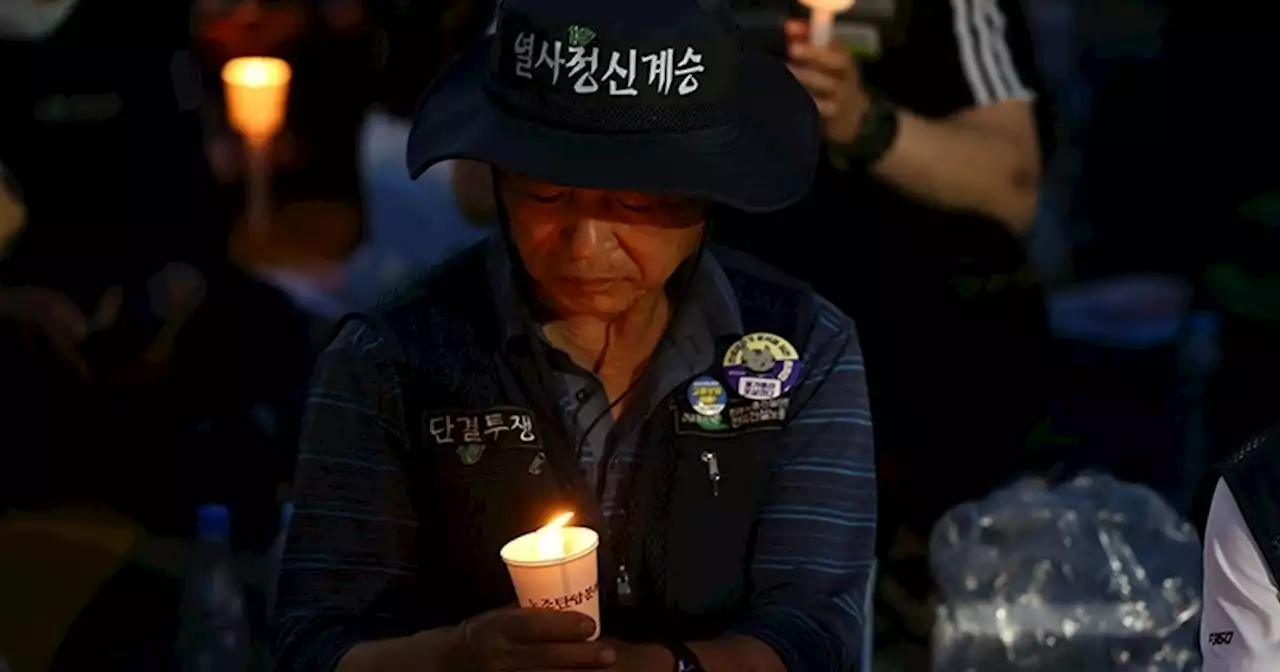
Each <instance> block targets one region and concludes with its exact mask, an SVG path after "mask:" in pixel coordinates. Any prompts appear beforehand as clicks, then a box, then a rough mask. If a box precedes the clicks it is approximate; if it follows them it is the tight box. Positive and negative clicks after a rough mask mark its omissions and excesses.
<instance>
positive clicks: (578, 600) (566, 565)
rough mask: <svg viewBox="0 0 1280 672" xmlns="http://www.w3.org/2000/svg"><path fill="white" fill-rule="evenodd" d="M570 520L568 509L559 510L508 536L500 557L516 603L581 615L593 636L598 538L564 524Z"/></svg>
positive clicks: (596, 617)
mask: <svg viewBox="0 0 1280 672" xmlns="http://www.w3.org/2000/svg"><path fill="white" fill-rule="evenodd" d="M571 520H573V513H572V512H570V513H562V514H560V515H558V516H556V517H555V518H552V519H551V522H549V523H547V524H546V525H543V526H542V527H540V528H538V529H537V530H534V531H533V532H530V533H528V534H525V535H521V536H519V537H516V538H515V539H512V540H511V541H510V542H508V543H507V545H506V546H503V547H502V551H501V555H502V560H503V562H505V563H506V565H507V571H508V572H509V573H510V575H511V583H512V585H513V587H514V588H515V589H516V597H517V598H518V599H519V600H520V605H521V606H524V607H528V608H533V609H552V610H556V611H577V612H580V613H582V614H585V615H587V616H589V617H591V619H592V620H594V621H595V623H596V632H595V634H593V635H592V637H591V638H592V639H595V638H596V637H597V636H599V634H600V590H599V588H600V586H599V583H598V582H597V578H598V576H597V575H598V571H597V567H596V562H597V560H596V549H597V548H599V546H600V536H599V535H597V534H596V533H595V531H594V530H591V529H589V528H585V527H567V525H568V524H569V521H571Z"/></svg>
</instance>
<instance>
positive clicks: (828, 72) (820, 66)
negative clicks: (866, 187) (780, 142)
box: [785, 20, 871, 146]
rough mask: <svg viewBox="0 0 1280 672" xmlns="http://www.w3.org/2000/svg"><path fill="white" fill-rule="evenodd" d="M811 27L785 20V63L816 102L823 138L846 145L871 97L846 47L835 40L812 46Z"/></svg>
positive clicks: (859, 125)
mask: <svg viewBox="0 0 1280 672" xmlns="http://www.w3.org/2000/svg"><path fill="white" fill-rule="evenodd" d="M813 29H814V26H812V25H810V24H808V23H805V22H804V21H801V20H791V21H788V22H787V23H786V26H785V31H786V35H787V57H788V65H789V67H790V68H791V73H792V74H793V75H795V77H796V80H797V81H799V82H800V84H801V85H802V86H804V88H805V90H806V91H808V92H809V95H810V96H811V97H812V98H813V102H814V104H815V105H817V107H818V114H819V115H820V116H821V117H822V131H823V135H824V136H825V137H826V139H827V141H828V142H830V143H831V144H833V145H836V146H844V145H848V144H849V143H852V142H853V140H854V138H856V137H858V131H859V129H860V128H861V126H862V118H863V116H865V114H866V111H867V108H868V106H869V105H870V103H871V101H870V98H868V97H867V92H866V89H864V88H863V86H862V74H861V73H860V72H858V66H857V64H856V63H854V60H853V55H852V54H851V53H850V52H849V50H848V49H847V48H846V47H845V46H844V45H842V44H839V43H830V42H829V43H828V44H826V45H825V46H821V47H819V46H814V45H813V40H812V39H810V38H811V36H812V32H811V31H812V30H813Z"/></svg>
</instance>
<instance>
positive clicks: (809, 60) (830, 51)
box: [787, 42, 853, 79]
mask: <svg viewBox="0 0 1280 672" xmlns="http://www.w3.org/2000/svg"><path fill="white" fill-rule="evenodd" d="M787 56H788V57H789V58H790V59H791V62H792V63H794V64H797V65H803V66H806V67H809V68H813V69H814V70H819V71H821V72H824V73H826V74H828V75H831V76H833V77H839V78H841V79H844V78H845V77H848V76H849V75H850V74H851V73H852V72H853V56H852V55H851V54H849V52H848V51H847V50H845V49H844V47H843V46H841V45H839V44H836V45H833V46H830V47H815V46H812V45H810V44H808V43H806V42H792V43H791V44H790V46H788V47H787Z"/></svg>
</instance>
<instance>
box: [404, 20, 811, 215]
mask: <svg viewBox="0 0 1280 672" xmlns="http://www.w3.org/2000/svg"><path fill="white" fill-rule="evenodd" d="M493 39H494V38H493V37H492V36H490V37H487V38H485V40H483V41H482V42H481V43H480V44H478V45H476V46H474V47H472V48H471V49H469V50H467V51H466V52H465V53H464V54H462V55H461V56H460V57H459V58H458V60H457V61H455V62H454V63H453V64H452V65H451V66H450V67H449V68H448V69H447V70H446V71H445V72H444V73H443V74H442V75H441V76H440V78H439V79H438V80H436V81H435V82H434V83H433V84H432V85H431V88H430V89H428V90H427V92H426V93H425V94H424V95H423V98H422V100H421V101H420V102H419V104H418V111H417V113H416V114H415V118H414V122H413V131H412V132H411V134H410V136H409V146H408V154H407V157H406V158H407V161H408V167H409V172H410V174H411V175H412V177H413V178H414V179H417V177H418V176H419V175H421V174H422V173H423V172H424V171H426V169H427V168H429V167H431V166H432V165H434V164H436V163H439V162H440V161H445V160H448V159H471V160H474V161H480V162H483V163H487V164H490V165H493V166H496V167H498V168H499V169H501V170H506V171H511V172H514V173H519V174H521V175H527V176H529V177H532V178H535V179H539V180H545V181H547V182H553V183H556V184H563V185H568V186H575V187H583V188H589V189H626V190H631V191H639V192H644V193H655V194H670V195H679V196H689V197H694V198H699V199H703V200H709V201H713V202H717V203H721V204H724V205H728V206H730V207H733V208H737V209H739V210H743V211H746V212H769V211H774V210H780V209H782V208H785V207H786V206H788V205H791V204H792V203H794V202H796V201H798V200H799V199H800V198H801V197H803V196H804V194H805V193H806V192H807V191H808V189H809V185H810V184H811V182H812V181H813V176H814V173H815V171H816V169H817V164H818V157H819V151H820V147H821V138H820V134H819V127H818V115H817V110H816V109H815V107H814V105H813V101H812V99H810V98H809V95H808V93H807V92H805V90H804V89H803V88H802V87H801V86H800V84H799V82H797V81H796V80H795V77H793V76H792V74H791V72H790V71H789V70H788V69H787V67H786V65H785V64H784V63H783V62H782V61H780V60H778V59H776V58H774V57H772V56H768V55H766V54H761V53H755V52H747V53H745V54H744V55H743V62H742V68H741V71H740V73H741V75H740V77H741V79H742V81H740V82H738V83H737V89H736V91H737V95H735V96H734V97H732V98H731V99H729V100H728V101H726V105H727V106H728V108H729V110H728V112H729V114H728V115H727V122H726V123H724V124H723V125H720V126H716V127H713V128H705V129H698V130H693V131H688V132H682V133H652V134H651V133H618V134H604V133H579V132H573V131H567V130H563V129H558V128H553V127H548V126H543V125H539V124H535V123H532V122H529V121H525V120H523V119H520V118H518V117H515V116H512V115H511V114H508V113H507V112H506V111H505V110H503V109H502V108H501V107H500V106H498V105H497V104H495V103H494V102H493V101H492V100H491V99H490V98H489V96H488V94H486V93H485V90H484V86H483V84H484V82H485V79H486V75H487V72H488V68H489V54H490V53H492V40H493Z"/></svg>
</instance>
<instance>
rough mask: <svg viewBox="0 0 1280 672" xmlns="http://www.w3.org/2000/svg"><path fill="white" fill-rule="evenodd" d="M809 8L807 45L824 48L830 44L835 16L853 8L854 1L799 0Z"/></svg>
mask: <svg viewBox="0 0 1280 672" xmlns="http://www.w3.org/2000/svg"><path fill="white" fill-rule="evenodd" d="M801 2H803V3H804V5H805V6H806V7H808V8H809V10H810V12H811V14H810V15H809V44H812V45H813V46H815V47H825V46H827V45H829V44H831V33H832V29H833V26H834V24H835V21H836V14H839V13H840V12H844V11H847V10H848V9H849V8H850V7H853V2H854V0H801Z"/></svg>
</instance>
